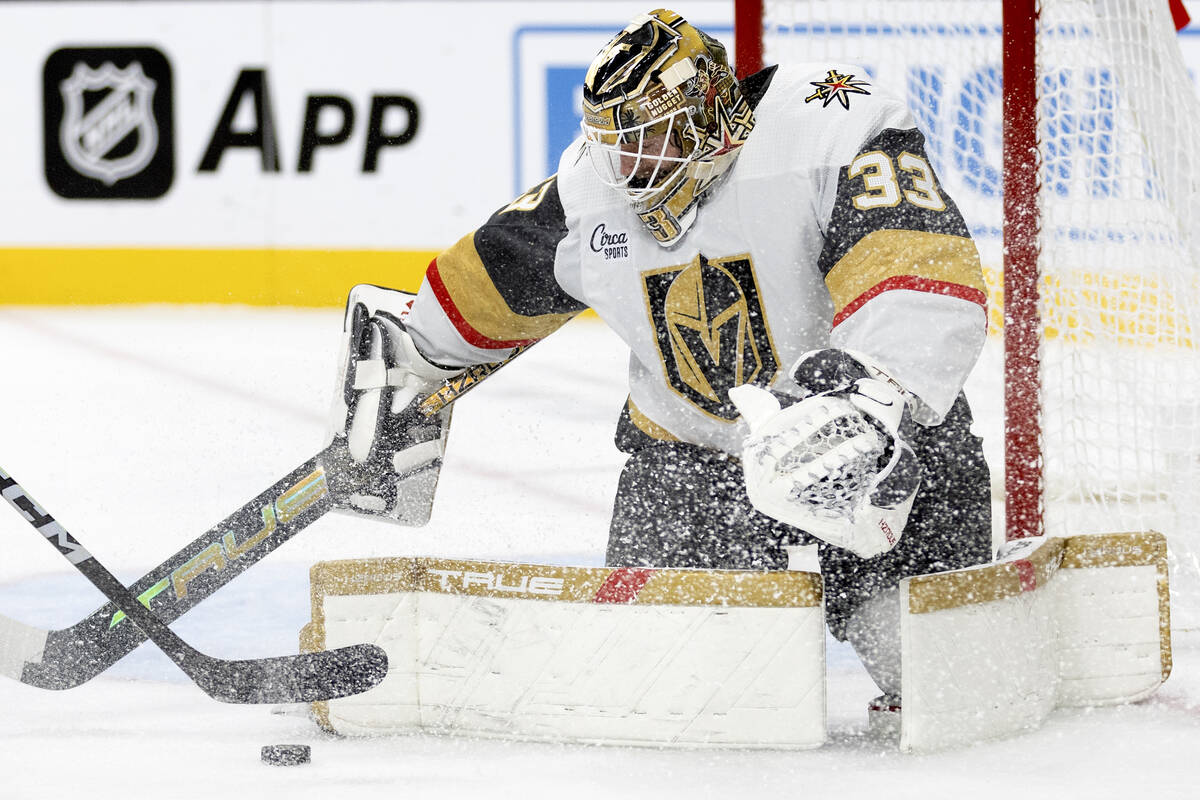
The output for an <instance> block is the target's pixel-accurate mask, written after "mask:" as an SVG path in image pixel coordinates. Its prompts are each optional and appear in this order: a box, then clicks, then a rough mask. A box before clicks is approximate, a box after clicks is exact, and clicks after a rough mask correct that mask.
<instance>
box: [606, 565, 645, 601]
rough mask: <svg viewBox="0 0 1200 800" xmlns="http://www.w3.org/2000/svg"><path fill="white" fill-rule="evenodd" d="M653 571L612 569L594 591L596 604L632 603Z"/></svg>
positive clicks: (639, 568)
mask: <svg viewBox="0 0 1200 800" xmlns="http://www.w3.org/2000/svg"><path fill="white" fill-rule="evenodd" d="M654 572H655V570H653V569H648V568H645V567H622V568H621V569H614V570H613V571H612V572H610V573H609V575H608V577H607V578H606V579H605V580H604V584H603V585H602V586H601V587H600V588H599V589H597V590H596V602H597V603H632V602H634V601H635V600H637V596H638V592H640V591H642V587H643V586H645V585H646V581H648V580H650V576H651V575H653V574H654Z"/></svg>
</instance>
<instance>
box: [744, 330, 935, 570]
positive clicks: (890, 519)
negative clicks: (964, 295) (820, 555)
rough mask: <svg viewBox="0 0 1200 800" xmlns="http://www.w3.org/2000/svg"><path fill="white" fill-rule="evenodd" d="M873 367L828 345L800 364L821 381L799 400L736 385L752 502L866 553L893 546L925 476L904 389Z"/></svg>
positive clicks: (807, 377)
mask: <svg viewBox="0 0 1200 800" xmlns="http://www.w3.org/2000/svg"><path fill="white" fill-rule="evenodd" d="M874 372H875V374H877V375H879V376H880V377H871V373H870V372H868V370H867V368H866V367H864V365H863V364H862V363H861V362H859V361H858V360H857V359H855V358H853V357H852V356H850V355H849V354H847V353H845V352H843V351H839V350H824V351H819V352H818V353H813V354H809V355H808V356H805V358H803V359H801V361H800V362H799V363H798V364H797V366H796V368H795V369H794V370H793V373H794V375H795V376H796V379H797V382H798V383H800V384H801V386H807V387H810V388H812V387H814V386H815V387H816V388H817V389H818V390H819V391H818V393H815V394H812V395H810V396H809V397H806V398H805V399H803V400H801V401H800V402H798V403H796V404H794V405H791V406H788V407H787V408H781V406H780V403H779V400H778V399H777V398H776V397H775V395H773V394H771V393H770V392H768V391H766V390H765V389H762V388H759V387H757V386H752V385H749V384H747V385H744V386H739V387H737V388H735V389H731V390H730V392H729V397H730V399H731V400H732V401H733V403H734V404H735V405H736V406H737V407H738V410H739V411H740V412H741V413H742V416H743V417H744V418H745V419H746V422H747V423H748V424H749V426H750V435H749V436H748V437H747V438H746V441H745V444H744V446H743V453H742V458H743V468H744V470H745V475H746V491H747V494H749V496H750V502H751V503H752V504H753V505H754V507H755V508H757V509H758V510H759V511H761V512H762V513H764V514H766V515H768V516H770V517H772V518H774V519H777V520H780V521H781V522H786V523H788V524H790V525H794V526H795V527H797V528H800V529H801V530H804V531H806V532H807V533H810V534H812V535H813V536H816V537H818V538H820V539H822V540H823V541H826V542H828V543H830V544H832V545H835V546H837V547H842V548H844V549H847V550H850V551H851V552H853V553H854V554H856V555H858V556H860V557H862V558H872V557H874V556H877V555H879V554H881V553H885V552H887V551H888V550H891V549H892V548H893V547H895V546H896V543H897V542H899V540H900V536H901V534H902V533H903V531H904V526H905V524H906V522H907V521H908V514H909V511H910V510H911V509H912V504H913V500H914V499H915V497H916V494H917V490H918V489H919V488H920V485H921V466H920V464H919V462H918V461H917V459H916V457H915V455H914V454H913V452H912V448H911V447H910V446H909V445H908V443H907V441H906V440H905V435H906V433H907V432H908V431H909V430H910V426H911V425H912V424H913V423H912V421H911V417H910V415H909V413H908V406H907V402H906V394H905V392H904V390H903V389H902V388H901V387H900V386H899V384H897V383H896V382H895V381H893V380H890V379H889V378H887V376H886V374H885V373H882V371H879V370H875V371H874Z"/></svg>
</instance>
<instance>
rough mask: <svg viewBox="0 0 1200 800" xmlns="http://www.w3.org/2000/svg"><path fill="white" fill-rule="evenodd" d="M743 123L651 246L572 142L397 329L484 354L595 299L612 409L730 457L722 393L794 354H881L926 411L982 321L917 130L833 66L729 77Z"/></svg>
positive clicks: (956, 385)
mask: <svg viewBox="0 0 1200 800" xmlns="http://www.w3.org/2000/svg"><path fill="white" fill-rule="evenodd" d="M743 91H744V93H745V94H746V96H747V97H748V98H749V100H750V102H751V104H752V105H753V107H754V128H753V130H752V131H751V133H750V135H749V137H748V139H747V141H746V142H745V144H743V145H742V146H741V152H740V155H739V156H738V159H737V161H736V163H735V165H734V167H733V168H732V169H730V170H729V171H728V172H727V173H726V174H725V175H724V176H722V178H721V181H722V183H721V184H720V185H718V186H716V187H715V188H713V189H712V190H711V191H710V192H709V193H708V194H707V195H706V199H705V201H704V203H703V205H702V206H701V207H700V209H699V212H698V216H697V218H696V221H695V223H694V225H693V226H692V227H691V228H690V230H688V232H687V233H686V234H685V235H684V236H683V237H682V238H681V239H679V241H678V242H677V243H675V244H674V245H673V246H671V247H663V246H661V245H660V244H659V243H658V242H657V241H656V240H655V239H654V237H653V236H652V235H651V234H650V233H649V231H648V230H647V229H646V228H645V226H644V225H643V223H642V222H641V220H640V219H639V218H638V217H637V215H636V214H635V213H634V211H633V209H632V208H631V207H630V205H629V204H628V202H627V200H626V198H625V197H624V196H623V195H622V194H620V193H619V192H616V191H614V190H613V189H611V188H610V187H608V186H606V185H604V184H603V183H601V182H600V180H599V179H598V178H597V176H596V175H595V174H594V172H593V168H592V165H591V163H590V161H589V160H588V158H587V157H586V156H585V155H584V154H583V145H582V141H576V142H575V143H574V144H573V145H572V146H571V147H569V148H568V149H567V151H566V152H565V153H564V154H563V156H562V159H561V161H560V164H559V172H558V173H557V175H556V176H553V177H551V178H549V179H548V180H546V181H545V182H543V183H541V184H539V185H538V186H536V187H534V188H533V189H532V190H531V191H530V192H528V193H527V194H525V195H523V196H521V197H519V198H517V199H516V200H514V201H513V202H512V203H510V204H509V205H508V206H506V207H504V208H502V209H500V210H499V211H498V212H496V214H494V215H493V216H492V217H491V219H489V220H488V221H487V222H486V223H485V224H484V225H483V226H482V227H480V228H479V229H477V230H475V231H473V232H472V233H471V234H469V235H468V236H466V237H464V238H463V239H462V240H460V241H459V242H458V243H457V244H455V245H454V246H453V247H452V248H451V249H449V250H448V251H446V252H445V253H443V254H441V255H439V256H438V258H437V259H435V260H434V262H433V263H432V264H431V265H430V267H429V269H428V271H427V273H426V278H425V281H424V282H423V284H422V287H421V290H420V293H419V295H418V298H417V300H416V302H415V304H414V306H413V312H412V316H411V317H410V321H409V327H410V330H411V331H412V333H413V336H414V339H415V340H416V341H417V344H418V345H419V347H420V348H421V350H422V352H423V353H424V354H425V355H426V356H427V357H428V358H430V359H431V360H433V361H436V362H439V363H442V364H452V365H466V364H473V363H482V362H487V361H494V360H497V359H498V358H500V357H503V356H504V355H506V354H507V352H508V350H509V349H511V348H512V347H515V346H517V345H520V344H528V343H531V342H534V341H537V340H538V339H540V338H542V337H544V336H546V335H547V334H549V333H550V332H552V331H553V330H555V329H556V328H557V327H559V326H560V325H562V324H563V323H564V322H566V321H567V320H568V319H570V318H571V317H572V316H573V315H575V314H577V313H579V312H580V311H582V310H584V309H585V308H588V307H590V308H592V309H594V310H595V311H596V312H597V313H598V314H599V315H600V316H601V317H602V318H603V319H604V320H605V321H606V322H607V323H608V325H609V326H610V327H611V328H612V329H613V330H614V331H615V332H616V333H617V334H618V335H619V336H620V337H621V338H622V339H623V340H624V342H625V343H626V344H627V345H628V347H629V349H630V361H629V392H630V397H629V403H628V407H627V410H628V419H629V420H630V421H631V422H632V423H633V424H634V425H636V426H637V428H638V429H639V430H640V431H641V432H642V433H645V434H647V435H649V436H651V437H653V438H656V439H665V440H681V441H686V442H691V443H694V444H699V445H705V446H710V447H715V448H719V449H722V450H725V451H726V452H729V453H732V454H738V453H740V450H741V444H742V441H743V439H744V437H745V434H746V429H745V426H744V424H742V423H741V422H740V421H739V418H738V412H737V410H736V408H735V407H734V406H733V404H732V403H731V401H730V400H729V397H728V391H729V389H731V388H733V387H735V386H738V385H741V384H743V383H755V384H758V385H761V386H769V387H772V388H774V389H776V390H779V391H782V392H785V393H794V392H796V391H797V390H798V387H796V386H795V384H793V383H792V381H791V379H790V378H789V375H788V373H789V370H790V368H791V367H792V365H793V364H795V363H796V361H797V360H798V359H799V358H800V357H801V356H802V355H803V354H805V353H807V352H809V351H812V350H816V349H821V348H827V347H835V348H840V349H846V350H851V351H855V352H857V353H861V354H863V355H865V356H867V357H868V358H870V359H873V360H874V361H876V362H878V363H879V364H881V365H885V366H886V367H887V369H888V370H889V372H890V374H892V375H893V376H894V377H896V378H897V379H898V380H900V381H901V382H902V383H903V384H904V385H905V388H906V389H908V390H909V391H910V392H911V393H912V394H913V395H915V397H916V398H918V399H919V401H920V404H919V411H920V412H921V413H920V414H918V419H920V421H922V422H924V423H926V424H936V423H937V422H939V421H940V420H941V419H942V418H943V416H944V415H945V414H946V412H947V411H948V410H949V409H950V407H951V405H952V404H953V403H954V400H955V398H956V397H957V396H958V394H959V392H960V390H961V388H962V384H963V382H964V381H965V379H966V377H967V374H968V373H969V371H970V370H971V368H972V367H973V366H974V364H975V361H976V359H977V358H978V355H979V352H980V350H981V349H982V346H983V342H984V339H985V336H986V327H987V314H986V302H987V294H986V287H985V284H984V281H983V275H982V270H981V267H980V263H979V257H978V254H977V251H976V249H975V246H974V243H973V242H972V241H971V239H970V235H969V233H968V231H967V227H966V225H965V223H964V221H963V219H962V216H961V214H960V213H959V211H958V209H957V207H956V206H955V204H954V202H953V201H952V200H951V198H949V197H948V196H946V194H945V192H944V191H943V189H942V187H941V185H940V183H939V182H938V179H937V176H936V174H935V172H934V169H933V167H932V165H931V164H930V162H929V160H928V157H927V155H926V153H925V148H924V137H923V136H922V134H921V133H920V132H919V131H918V130H917V129H916V127H915V124H914V122H913V119H912V116H911V115H910V113H909V112H908V110H907V109H906V108H905V106H904V104H903V103H902V102H901V101H900V100H899V99H897V98H895V97H893V96H890V95H888V94H886V93H884V92H883V91H882V90H879V89H877V88H876V87H875V86H873V85H872V84H871V83H870V81H869V80H868V79H867V76H866V73H865V71H864V70H863V69H862V68H860V67H856V66H852V65H846V64H810V65H798V66H791V67H787V68H784V67H780V68H770V69H768V70H764V71H763V72H761V73H758V74H757V75H755V76H752V77H751V78H749V79H747V80H746V81H744V82H743Z"/></svg>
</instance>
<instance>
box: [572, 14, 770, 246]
mask: <svg viewBox="0 0 1200 800" xmlns="http://www.w3.org/2000/svg"><path fill="white" fill-rule="evenodd" d="M582 127H583V134H584V137H585V143H586V148H587V151H588V155H589V156H590V157H591V160H592V164H593V166H594V167H595V168H596V172H597V173H598V174H599V176H600V179H601V180H602V181H604V183H606V184H608V185H609V186H612V187H613V188H615V189H618V190H621V191H623V192H624V193H625V194H626V196H627V197H628V198H629V201H630V203H631V204H632V205H633V207H634V210H635V211H636V213H637V215H638V216H639V217H640V218H641V220H642V222H643V223H645V224H646V226H647V227H648V228H649V229H650V232H651V233H652V234H653V235H654V238H655V239H657V240H658V243H659V244H661V245H663V246H664V247H667V246H670V245H672V244H674V243H675V242H676V241H678V240H679V237H681V236H683V234H684V233H685V232H686V231H687V229H688V228H689V227H690V226H691V224H692V222H693V221H695V218H696V209H697V207H698V206H699V204H700V200H701V198H702V197H703V196H704V194H705V193H706V192H707V191H709V190H711V189H712V187H713V186H714V185H715V184H716V182H717V179H718V178H720V177H721V175H722V174H724V173H725V171H726V170H728V169H729V168H730V167H731V166H732V165H733V162H734V160H735V159H736V158H737V154H738V148H740V147H741V146H742V144H743V143H744V142H745V141H746V137H747V136H748V135H749V133H750V131H751V129H752V128H753V127H754V113H753V111H752V110H751V109H750V105H749V103H747V102H746V100H745V98H744V97H743V96H742V93H741V90H740V89H739V88H738V83H737V79H736V78H735V77H734V74H733V70H731V69H730V67H729V62H728V60H727V58H726V55H725V47H724V46H723V45H722V44H721V43H720V42H718V41H717V40H715V39H713V38H711V37H709V36H708V35H707V34H705V33H703V32H701V31H699V30H697V29H696V28H693V27H692V26H691V25H689V24H688V23H687V22H686V21H685V20H684V19H683V18H682V17H680V16H679V15H678V14H676V13H674V12H672V11H666V10H664V9H659V10H657V11H652V12H651V13H649V14H644V15H642V16H639V17H637V18H636V19H634V20H633V21H632V22H631V23H629V25H628V26H627V27H626V28H625V29H624V30H623V31H621V32H620V33H619V34H617V36H616V37H615V38H613V40H612V41H610V42H609V43H608V44H607V45H605V46H604V48H603V49H602V50H601V51H600V53H599V54H598V55H597V56H596V58H595V60H593V61H592V64H591V66H590V67H589V68H588V71H587V76H586V77H585V78H584V82H583V123H582Z"/></svg>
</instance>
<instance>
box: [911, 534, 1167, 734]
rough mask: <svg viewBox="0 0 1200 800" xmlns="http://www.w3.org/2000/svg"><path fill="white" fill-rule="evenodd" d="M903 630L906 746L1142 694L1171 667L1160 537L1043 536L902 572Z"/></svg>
mask: <svg viewBox="0 0 1200 800" xmlns="http://www.w3.org/2000/svg"><path fill="white" fill-rule="evenodd" d="M900 625H901V639H902V645H901V647H902V684H903V712H902V717H901V731H900V746H901V749H903V750H908V751H930V750H936V749H939V748H942V747H947V746H960V745H962V744H964V743H969V742H972V741H978V740H982V739H989V738H995V737H1000V736H1006V735H1011V734H1014V733H1017V732H1019V731H1022V730H1028V729H1031V728H1036V727H1038V726H1039V725H1041V724H1042V722H1043V721H1044V720H1045V719H1046V717H1047V716H1049V714H1050V713H1051V711H1053V709H1054V708H1056V707H1058V706H1090V705H1112V704H1116V703H1125V702H1130V701H1133V700H1138V699H1140V698H1143V697H1146V696H1147V695H1149V694H1151V693H1152V692H1154V691H1155V690H1156V689H1157V688H1158V687H1159V686H1160V685H1161V684H1162V682H1163V681H1164V680H1166V678H1167V676H1168V675H1169V674H1170V671H1171V635H1170V633H1171V632H1170V610H1169V592H1168V587H1167V549H1166V540H1165V538H1164V537H1162V536H1161V535H1160V534H1157V533H1122V534H1105V535H1096V536H1076V537H1071V538H1069V539H1050V540H1046V541H1039V542H1036V543H1033V542H1031V543H1030V545H1029V546H1027V547H1025V548H1024V549H1021V550H1019V551H1018V552H1016V553H1014V554H1012V555H1011V556H1010V557H1009V558H1008V559H1006V560H1004V561H1001V562H999V563H997V564H993V565H988V566H985V567H976V568H972V569H967V570H957V571H954V572H946V573H939V574H936V575H923V576H919V577H916V578H909V579H906V580H905V581H904V582H903V583H902V585H901V615H900Z"/></svg>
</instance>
